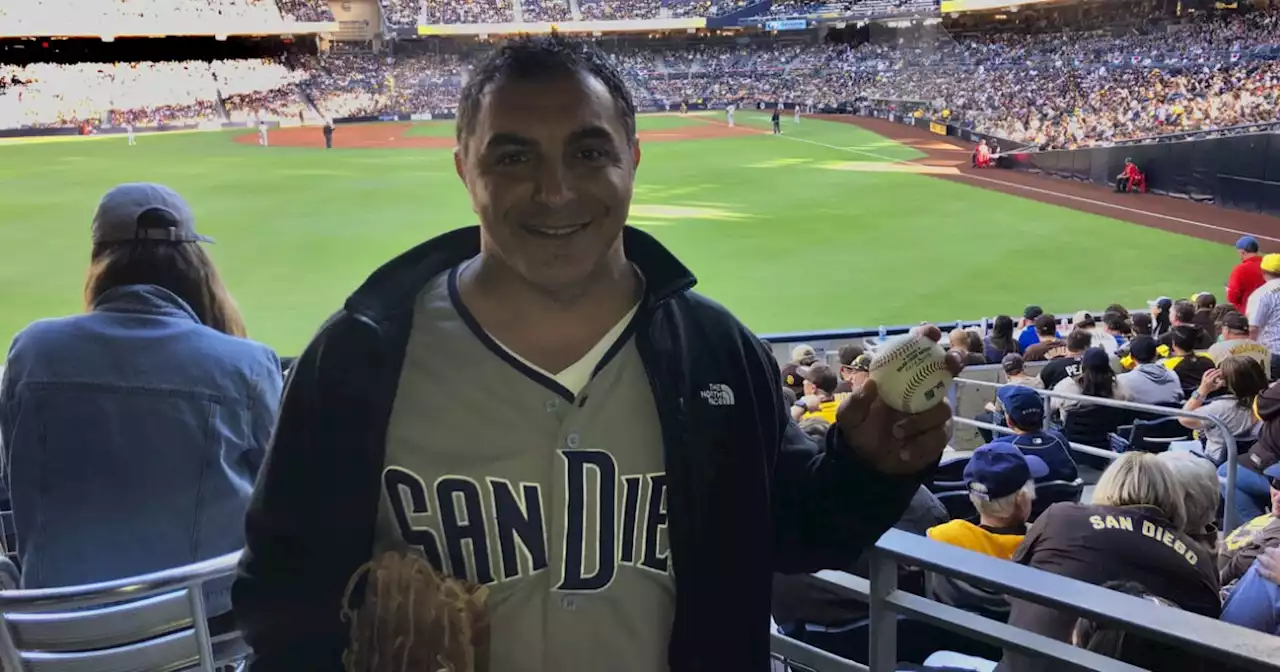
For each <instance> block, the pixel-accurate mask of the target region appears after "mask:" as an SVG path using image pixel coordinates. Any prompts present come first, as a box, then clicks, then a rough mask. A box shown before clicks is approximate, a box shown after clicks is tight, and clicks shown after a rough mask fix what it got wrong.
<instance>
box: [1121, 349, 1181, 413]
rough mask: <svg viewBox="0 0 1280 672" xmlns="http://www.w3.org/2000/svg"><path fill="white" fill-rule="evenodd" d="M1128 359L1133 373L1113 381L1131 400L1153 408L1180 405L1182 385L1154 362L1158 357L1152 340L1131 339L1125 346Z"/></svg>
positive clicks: (1175, 375)
mask: <svg viewBox="0 0 1280 672" xmlns="http://www.w3.org/2000/svg"><path fill="white" fill-rule="evenodd" d="M1129 356H1130V357H1132V358H1133V362H1134V368H1133V370H1132V371H1128V372H1126V373H1122V374H1120V375H1118V376H1116V380H1118V381H1120V384H1121V385H1123V386H1124V388H1125V389H1126V390H1129V392H1130V393H1131V394H1133V401H1136V402H1138V403H1139V404H1152V405H1155V406H1172V405H1174V404H1181V403H1182V399H1183V394H1182V384H1181V383H1180V382H1179V381H1178V376H1177V374H1175V373H1174V372H1173V371H1170V370H1169V369H1168V368H1166V367H1165V366H1164V365H1163V364H1160V363H1159V362H1157V361H1156V360H1158V359H1159V358H1160V354H1159V353H1158V352H1157V346H1156V339H1154V338H1151V337H1150V336H1138V337H1135V338H1134V339H1133V342H1132V343H1130V344H1129Z"/></svg>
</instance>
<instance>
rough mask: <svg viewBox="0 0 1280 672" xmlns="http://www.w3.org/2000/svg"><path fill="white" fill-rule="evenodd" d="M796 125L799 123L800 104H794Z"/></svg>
mask: <svg viewBox="0 0 1280 672" xmlns="http://www.w3.org/2000/svg"><path fill="white" fill-rule="evenodd" d="M795 105H796V110H795V111H796V123H797V124H798V123H800V103H796V104H795Z"/></svg>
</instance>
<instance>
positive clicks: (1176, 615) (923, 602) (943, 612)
mask: <svg viewBox="0 0 1280 672" xmlns="http://www.w3.org/2000/svg"><path fill="white" fill-rule="evenodd" d="M869 556H870V571H869V572H868V574H869V578H863V577H858V576H853V575H851V574H847V573H844V572H833V571H824V572H818V573H817V574H815V575H814V576H815V577H817V578H819V579H822V580H824V581H825V582H827V583H828V584H829V586H828V587H830V588H832V589H833V590H835V591H836V592H838V593H840V594H841V595H843V596H845V597H851V598H854V599H857V600H859V601H862V602H866V603H867V604H868V606H869V608H870V612H869V613H870V618H869V623H870V636H869V641H870V650H869V651H868V658H867V660H868V662H869V663H870V666H866V665H861V664H859V663H855V662H853V661H850V660H845V659H843V658H839V657H837V656H833V655H832V654H830V653H827V652H825V651H821V650H819V649H816V648H814V647H812V646H809V645H807V644H804V643H802V642H799V641H796V640H794V639H791V638H789V637H786V636H785V635H781V634H778V633H774V634H773V637H772V646H771V649H772V651H773V653H774V654H775V656H777V657H779V658H782V659H785V660H786V661H787V662H788V663H794V664H798V669H803V668H808V669H812V670H817V671H819V672H832V671H836V670H839V671H844V670H868V669H869V670H871V671H872V672H891V671H892V670H895V669H896V663H897V660H898V658H897V635H898V633H897V626H896V623H897V619H896V617H897V616H898V615H902V616H906V617H909V618H913V619H916V620H919V621H923V622H926V623H929V624H931V625H934V626H936V627H939V628H943V629H945V630H949V631H952V632H956V633H960V634H961V635H964V636H966V637H970V638H972V639H974V640H977V641H981V642H985V643H987V644H990V645H993V646H998V647H1001V648H1003V649H1005V650H1006V651H1012V652H1016V653H1020V654H1024V655H1029V656H1035V657H1039V658H1048V659H1051V660H1054V661H1058V663H1059V665H1061V668H1055V669H1071V670H1100V671H1104V672H1137V671H1139V670H1141V669H1142V668H1140V667H1136V666H1133V665H1129V664H1127V663H1122V662H1120V661H1117V660H1114V659H1112V658H1108V657H1106V656H1102V655H1100V654H1097V653H1093V652H1091V651H1086V650H1084V649H1078V648H1075V647H1073V646H1071V645H1070V644H1069V643H1067V642H1061V641H1058V640H1056V639H1052V638H1050V637H1046V636H1043V635H1039V634H1036V633H1032V632H1028V631H1026V630H1022V629H1020V628H1017V627H1014V626H1012V625H1009V624H1007V623H1003V622H1000V621H995V620H992V619H989V618H986V617H984V616H979V615H977V614H974V613H971V612H967V611H964V610H961V609H958V608H956V607H952V606H950V605H946V604H942V603H940V602H935V601H933V600H930V599H927V598H924V597H920V596H918V595H915V594H912V593H909V592H906V591H903V590H900V589H899V588H898V568H899V567H900V566H910V567H918V568H920V569H923V570H924V571H928V572H933V573H936V574H942V575H945V576H949V577H952V578H956V579H960V580H962V581H965V582H968V583H972V584H977V585H982V586H986V587H988V588H991V589H992V590H994V591H996V592H999V593H1003V594H1005V595H1008V596H1009V597H1012V598H1017V599H1022V600H1026V601H1029V602H1035V603H1037V604H1041V605H1045V606H1048V607H1052V608H1055V609H1061V610H1063V611H1067V612H1072V613H1074V614H1077V615H1080V616H1084V617H1087V618H1089V619H1091V620H1096V621H1100V622H1103V623H1106V624H1108V625H1110V626H1114V627H1120V628H1123V629H1124V630H1126V631H1128V632H1130V633H1132V634H1134V635H1137V636H1141V637H1144V638H1148V639H1151V640H1153V641H1158V642H1161V643H1165V644H1169V645H1171V646H1174V647H1177V648H1179V649H1183V650H1185V651H1188V652H1191V653H1194V654H1196V655H1198V656H1203V657H1206V658H1211V659H1213V660H1215V661H1218V662H1221V663H1224V664H1225V665H1230V666H1234V667H1238V668H1240V669H1247V670H1259V671H1262V670H1275V669H1276V668H1275V663H1274V661H1276V660H1280V638H1277V637H1274V636H1272V635H1270V634H1266V633H1261V632H1255V631H1253V630H1247V629H1245V628H1241V627H1238V626H1235V625H1231V624H1229V623H1223V622H1221V621H1216V620H1213V619H1210V618H1206V617H1204V616H1199V615H1197V614H1193V613H1190V612H1186V611H1181V610H1178V609H1174V608H1171V607H1164V606H1160V605H1156V604H1153V603H1152V602H1149V601H1147V600H1143V599H1141V598H1137V597H1133V596H1130V595H1126V594H1124V593H1119V592H1116V591H1113V590H1110V589H1107V588H1102V587H1100V586H1095V585H1093V584H1090V583H1085V582H1083V581H1077V580H1075V579H1070V578H1067V577H1064V576H1058V575H1056V574H1051V573H1049V572H1045V571H1042V570H1038V569H1033V568H1031V567H1025V566H1023V565H1019V564H1017V563H1014V562H1010V561H1008V560H1000V559H998V558H994V557H991V556H987V555H982V554H980V553H976V552H974V551H970V550H967V549H963V548H959V547H957V546H951V545H949V544H943V543H941V542H936V541H933V540H931V539H928V538H926V537H921V536H917V535H914V534H910V533H908V532H903V531H901V530H889V531H888V532H885V534H884V536H882V537H881V538H880V541H879V542H877V543H876V545H875V547H874V548H872V549H871V551H870V553H869Z"/></svg>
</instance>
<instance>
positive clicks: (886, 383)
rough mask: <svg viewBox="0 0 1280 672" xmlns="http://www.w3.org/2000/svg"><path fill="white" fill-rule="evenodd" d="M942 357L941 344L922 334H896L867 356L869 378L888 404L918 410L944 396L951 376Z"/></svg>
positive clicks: (900, 408) (940, 399)
mask: <svg viewBox="0 0 1280 672" xmlns="http://www.w3.org/2000/svg"><path fill="white" fill-rule="evenodd" d="M946 359H947V352H946V351H945V350H943V349H942V346H941V345H938V344H937V343H935V342H934V341H933V340H931V339H929V338H926V337H925V336H922V335H917V334H908V335H906V336H897V337H895V338H891V339H889V340H887V341H885V342H884V343H882V344H881V345H880V347H879V349H877V350H876V353H875V355H874V356H873V357H872V358H871V379H872V380H874V381H876V390H877V391H878V392H879V394H880V398H881V399H883V400H884V403H886V404H888V405H889V406H890V407H891V408H894V409H897V410H899V411H902V412H904V413H921V412H923V411H926V410H928V409H930V408H933V407H934V406H936V405H938V404H939V403H941V402H942V400H943V399H945V398H946V397H947V386H948V385H950V384H951V380H952V379H953V378H954V376H952V375H951V372H950V371H949V370H947V365H946Z"/></svg>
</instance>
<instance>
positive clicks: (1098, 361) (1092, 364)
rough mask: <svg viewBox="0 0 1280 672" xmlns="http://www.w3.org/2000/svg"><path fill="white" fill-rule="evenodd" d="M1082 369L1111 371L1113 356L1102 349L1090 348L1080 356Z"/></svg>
mask: <svg viewBox="0 0 1280 672" xmlns="http://www.w3.org/2000/svg"><path fill="white" fill-rule="evenodd" d="M1080 368H1082V369H1109V368H1111V356H1110V355H1108V354H1107V351H1106V350H1103V349H1102V348H1089V349H1088V350H1085V351H1084V354H1083V355H1081V356H1080Z"/></svg>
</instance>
